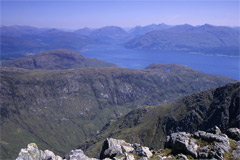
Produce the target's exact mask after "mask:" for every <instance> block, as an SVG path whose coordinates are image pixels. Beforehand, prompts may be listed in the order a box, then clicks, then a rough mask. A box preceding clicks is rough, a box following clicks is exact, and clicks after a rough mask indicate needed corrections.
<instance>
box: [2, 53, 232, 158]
mask: <svg viewBox="0 0 240 160" xmlns="http://www.w3.org/2000/svg"><path fill="white" fill-rule="evenodd" d="M51 52H53V51H50V52H45V53H41V54H39V55H36V56H30V57H26V58H24V59H21V60H20V61H18V60H16V61H15V63H12V64H21V65H20V67H22V66H23V63H27V64H28V63H29V66H31V67H33V68H31V67H30V69H34V70H27V69H21V68H16V67H18V66H17V65H16V66H15V65H13V66H15V67H11V68H9V67H1V68H0V76H1V85H0V95H1V96H0V114H1V116H0V117H1V121H0V123H1V137H0V138H1V141H0V142H1V145H0V147H1V148H0V149H1V155H0V156H1V157H0V158H1V159H13V158H15V157H17V153H18V152H19V150H20V148H22V147H23V146H25V145H26V144H28V143H30V142H36V143H37V144H38V145H39V147H41V148H42V149H51V150H53V151H55V152H56V153H58V154H61V153H65V152H67V151H69V150H70V149H72V148H74V147H75V146H77V145H79V144H80V143H84V142H85V141H86V140H87V139H88V138H90V137H93V136H96V134H97V133H98V132H99V131H100V130H101V128H102V127H103V126H104V125H105V124H106V123H108V122H110V121H112V120H116V119H119V118H121V117H122V116H123V115H125V114H127V113H128V112H129V111H131V110H133V109H136V108H137V107H141V106H146V105H151V106H152V105H157V104H167V103H170V102H172V101H174V100H176V99H177V98H180V97H182V96H185V95H188V94H191V93H194V92H198V91H203V90H206V89H209V88H213V87H219V86H222V85H225V84H226V83H230V82H235V80H233V79H230V78H227V77H223V76H217V75H209V74H205V73H203V72H200V71H196V70H194V69H192V68H190V67H187V66H181V65H161V64H153V65H151V66H149V67H147V68H146V69H136V70H134V69H126V68H117V67H112V68H74V67H76V65H75V64H76V63H75V59H79V60H80V61H81V62H82V60H84V57H82V56H81V55H78V56H77V57H76V55H75V52H73V53H69V54H66V58H64V55H62V51H61V50H60V53H59V54H56V53H55V51H54V52H53V54H52V53H51ZM59 55H61V56H60V57H59ZM33 59H35V60H36V62H37V63H36V65H32V61H33ZM55 60H56V62H55ZM72 60H74V61H73V62H74V63H72ZM43 61H45V62H43ZM38 62H41V63H40V67H39V66H38ZM60 62H62V63H63V64H65V63H69V62H71V63H70V64H71V65H67V66H68V68H70V67H73V68H72V69H65V68H63V66H62V64H61V63H60ZM81 62H80V64H81ZM48 63H52V64H48ZM33 64H34V63H33ZM72 64H73V65H72ZM77 64H78V63H77ZM49 66H51V67H50V68H49ZM34 67H35V68H34ZM52 67H54V68H52ZM57 67H59V69H64V70H57V69H58V68H57ZM80 67H81V66H80ZM43 68H44V69H45V70H44V69H43ZM35 69H36V70H35ZM46 69H54V70H46ZM207 102H208V101H206V103H207ZM182 111H184V110H182ZM156 113H158V112H156ZM164 113H165V112H164ZM166 113H167V112H166ZM130 119H131V118H130ZM154 120H155V119H154ZM153 122H155V121H153ZM131 123H135V121H133V122H131ZM131 123H130V122H129V124H131ZM136 123H138V122H137V121H136ZM174 124H175V123H174ZM124 125H125V124H124ZM127 126H128V125H127ZM146 126H148V125H146ZM122 127H123V128H126V126H122ZM130 130H131V129H130ZM133 131H134V130H133ZM142 133H148V132H144V131H143V132H142ZM136 136H137V135H136Z"/></svg>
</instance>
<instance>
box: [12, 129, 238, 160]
mask: <svg viewBox="0 0 240 160" xmlns="http://www.w3.org/2000/svg"><path fill="white" fill-rule="evenodd" d="M233 130H234V131H233ZM236 132H240V130H239V129H238V128H230V129H229V130H228V132H227V134H224V133H222V132H221V131H220V129H219V128H218V127H217V126H215V127H214V128H213V129H212V130H209V131H197V132H195V133H193V134H191V133H187V132H176V133H172V134H171V135H169V136H167V140H166V144H165V147H164V148H163V149H160V150H155V149H153V148H152V149H149V148H148V147H144V146H141V145H140V144H137V143H134V144H130V143H127V142H125V141H124V140H118V139H113V138H107V139H106V140H105V141H104V142H103V144H102V149H101V150H100V152H99V154H98V156H97V157H96V158H89V157H88V156H86V155H85V154H84V152H83V151H82V150H81V149H74V150H71V151H70V152H69V153H67V154H66V155H65V156H63V157H60V156H58V155H55V154H54V153H53V152H52V151H49V150H45V151H42V150H39V149H38V147H37V145H36V144H35V143H31V144H28V146H27V148H26V149H21V151H20V152H19V155H18V157H17V159H16V160H98V159H103V160H111V159H114V160H135V159H136V160H164V159H166V160H171V159H172V160H173V159H184V160H187V159H211V160H216V159H217V160H223V159H236V160H238V159H239V157H240V141H237V140H238V138H239V137H235V139H231V138H229V137H228V135H230V136H231V134H232V133H236Z"/></svg>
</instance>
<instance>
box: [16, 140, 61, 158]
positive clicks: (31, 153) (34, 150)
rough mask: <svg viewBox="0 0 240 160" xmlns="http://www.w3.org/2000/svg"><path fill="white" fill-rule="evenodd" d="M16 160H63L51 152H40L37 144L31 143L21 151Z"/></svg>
mask: <svg viewBox="0 0 240 160" xmlns="http://www.w3.org/2000/svg"><path fill="white" fill-rule="evenodd" d="M16 160H62V157H60V156H58V155H55V154H54V153H53V152H52V151H49V150H45V151H42V150H39V149H38V147H37V145H36V144H35V143H30V144H28V146H27V148H24V149H21V151H20V152H19V154H18V157H17V159H16Z"/></svg>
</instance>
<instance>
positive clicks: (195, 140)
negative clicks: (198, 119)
mask: <svg viewBox="0 0 240 160" xmlns="http://www.w3.org/2000/svg"><path fill="white" fill-rule="evenodd" d="M211 131H213V132H212V133H209V132H205V131H197V132H195V133H194V134H190V133H186V132H176V133H172V134H171V135H170V136H168V137H167V142H166V144H165V146H166V147H167V148H171V149H172V152H173V153H176V154H180V153H183V154H187V155H191V156H192V157H193V158H201V159H212V158H216V159H224V154H225V153H228V152H229V150H230V142H229V138H228V136H227V135H225V134H222V133H221V131H220V130H219V128H218V127H214V128H213V129H211ZM207 144H208V145H207ZM235 153H236V154H238V151H237V150H236V151H235Z"/></svg>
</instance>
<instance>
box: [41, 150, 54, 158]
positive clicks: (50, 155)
mask: <svg viewBox="0 0 240 160" xmlns="http://www.w3.org/2000/svg"><path fill="white" fill-rule="evenodd" d="M43 158H44V159H54V158H55V154H54V153H53V152H52V151H49V150H45V151H44V155H43Z"/></svg>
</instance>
